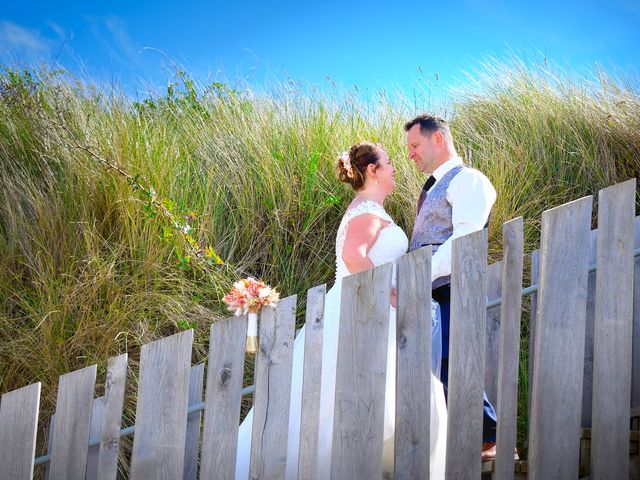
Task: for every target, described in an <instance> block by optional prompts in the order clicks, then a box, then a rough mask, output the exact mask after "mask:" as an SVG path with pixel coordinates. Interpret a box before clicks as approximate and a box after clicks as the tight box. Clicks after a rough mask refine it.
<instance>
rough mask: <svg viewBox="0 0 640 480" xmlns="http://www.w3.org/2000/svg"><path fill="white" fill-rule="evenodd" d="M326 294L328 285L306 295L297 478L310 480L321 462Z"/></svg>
mask: <svg viewBox="0 0 640 480" xmlns="http://www.w3.org/2000/svg"><path fill="white" fill-rule="evenodd" d="M325 293H326V286H325V285H319V286H317V287H314V288H312V289H310V290H309V292H308V293H307V312H306V319H305V338H304V374H303V376H302V381H303V383H302V408H301V412H302V415H301V424H300V447H299V457H298V478H304V479H309V480H313V479H314V478H315V477H316V469H317V463H318V429H319V420H320V384H321V376H322V336H323V333H324V297H325Z"/></svg>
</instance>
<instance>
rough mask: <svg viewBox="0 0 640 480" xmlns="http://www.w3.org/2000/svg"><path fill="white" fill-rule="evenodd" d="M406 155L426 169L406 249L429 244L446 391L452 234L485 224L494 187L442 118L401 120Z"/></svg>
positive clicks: (489, 418) (490, 449)
mask: <svg viewBox="0 0 640 480" xmlns="http://www.w3.org/2000/svg"><path fill="white" fill-rule="evenodd" d="M404 128H405V131H406V132H407V146H408V147H409V159H411V160H413V162H414V163H415V164H416V167H417V168H418V170H419V171H420V172H421V173H428V174H430V176H429V178H428V180H427V182H426V183H425V185H424V187H423V189H422V192H421V193H420V198H419V200H418V210H417V214H416V221H415V225H414V228H413V233H412V235H411V243H410V246H409V250H410V251H412V250H415V249H417V248H420V247H423V246H426V245H431V246H432V247H431V248H432V252H433V257H432V263H431V281H432V296H433V299H434V300H435V301H437V302H438V303H439V304H440V310H441V315H442V367H441V373H440V379H441V380H442V383H443V385H444V388H445V395H446V393H447V386H448V378H449V375H448V374H449V368H448V367H449V306H450V296H451V243H452V240H453V239H454V238H457V237H461V236H463V235H466V234H468V233H471V232H476V231H478V230H481V229H482V228H485V227H486V226H487V222H488V220H489V214H490V212H491V207H492V206H493V204H494V203H495V201H496V191H495V189H494V188H493V186H492V185H491V182H490V181H489V179H488V178H487V177H486V176H485V175H483V174H482V173H481V172H479V171H478V170H475V169H473V168H470V167H468V166H466V165H464V164H463V163H462V159H461V158H460V157H459V156H458V154H457V153H456V149H455V147H454V145H453V137H452V136H451V130H450V129H449V124H448V123H447V121H446V120H444V119H443V118H440V117H437V116H433V115H426V114H425V115H420V116H418V117H416V118H414V119H413V120H411V121H409V122H407V123H406V124H405V127H404ZM483 411H484V418H483V444H482V460H483V461H484V460H489V459H491V458H495V441H496V412H495V409H494V408H493V406H492V405H491V403H490V402H489V400H488V399H487V395H486V393H485V394H484V408H483Z"/></svg>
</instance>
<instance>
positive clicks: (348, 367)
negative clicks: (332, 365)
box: [331, 263, 392, 479]
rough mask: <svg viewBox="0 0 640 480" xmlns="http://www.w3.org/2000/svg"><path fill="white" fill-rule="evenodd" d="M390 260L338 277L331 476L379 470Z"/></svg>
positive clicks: (367, 474) (363, 475)
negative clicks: (336, 352) (337, 323)
mask: <svg viewBox="0 0 640 480" xmlns="http://www.w3.org/2000/svg"><path fill="white" fill-rule="evenodd" d="M391 272H392V265H391V264H389V263H388V264H385V265H381V266H379V267H376V268H373V269H370V270H366V271H363V272H360V273H357V274H355V275H350V276H348V277H346V278H344V279H343V281H342V293H341V294H342V297H341V305H340V336H339V338H338V360H337V369H336V390H335V399H336V402H335V407H334V419H333V441H332V452H331V478H335V479H342V478H350V479H373V478H376V479H377V478H380V476H381V474H382V443H383V433H384V432H383V425H384V398H385V381H386V367H387V350H388V334H389V298H390V295H391Z"/></svg>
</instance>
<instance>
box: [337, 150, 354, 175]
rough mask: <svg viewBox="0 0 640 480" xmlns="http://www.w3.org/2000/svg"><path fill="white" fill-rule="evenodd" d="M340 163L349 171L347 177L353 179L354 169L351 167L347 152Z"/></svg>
mask: <svg viewBox="0 0 640 480" xmlns="http://www.w3.org/2000/svg"><path fill="white" fill-rule="evenodd" d="M340 161H341V162H342V166H343V167H344V169H345V170H346V171H347V177H349V178H353V167H352V166H351V159H350V158H349V154H348V153H347V152H345V153H343V154H342V156H341V157H340Z"/></svg>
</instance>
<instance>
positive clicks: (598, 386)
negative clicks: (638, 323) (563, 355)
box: [591, 179, 636, 480]
mask: <svg viewBox="0 0 640 480" xmlns="http://www.w3.org/2000/svg"><path fill="white" fill-rule="evenodd" d="M635 190H636V180H635V179H633V180H629V181H627V182H624V183H620V184H618V185H614V186H612V187H609V188H606V189H604V190H600V193H599V196H598V254H597V261H596V269H597V270H596V271H597V278H596V308H595V335H594V366H593V422H592V423H593V429H592V438H591V464H592V468H591V478H592V479H599V480H605V479H607V480H616V479H620V480H623V479H626V478H628V475H629V434H628V432H627V431H628V429H629V415H630V410H631V409H630V406H629V398H630V395H631V382H630V378H631V361H632V344H631V340H632V335H633V276H634V258H633V245H634V233H635V232H634V214H635Z"/></svg>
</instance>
